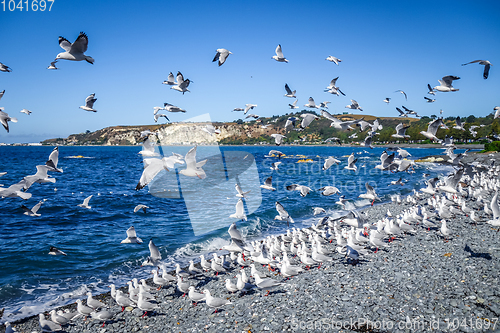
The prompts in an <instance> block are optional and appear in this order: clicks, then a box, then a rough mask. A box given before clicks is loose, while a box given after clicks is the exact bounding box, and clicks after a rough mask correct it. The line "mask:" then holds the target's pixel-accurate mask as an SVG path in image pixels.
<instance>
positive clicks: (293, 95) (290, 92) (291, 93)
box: [285, 83, 297, 98]
mask: <svg viewBox="0 0 500 333" xmlns="http://www.w3.org/2000/svg"><path fill="white" fill-rule="evenodd" d="M285 90H286V94H285V97H290V98H297V97H296V96H295V92H296V91H297V90H294V91H292V89H290V87H289V86H288V84H287V83H285Z"/></svg>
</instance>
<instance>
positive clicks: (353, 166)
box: [344, 153, 358, 171]
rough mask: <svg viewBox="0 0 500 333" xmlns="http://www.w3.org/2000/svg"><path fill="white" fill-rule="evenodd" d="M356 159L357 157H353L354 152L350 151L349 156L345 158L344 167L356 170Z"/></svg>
mask: <svg viewBox="0 0 500 333" xmlns="http://www.w3.org/2000/svg"><path fill="white" fill-rule="evenodd" d="M357 161H358V159H357V158H355V157H354V153H352V154H351V155H349V158H348V159H347V166H345V167H344V169H347V170H353V171H356V170H358V167H357V166H356V162H357Z"/></svg>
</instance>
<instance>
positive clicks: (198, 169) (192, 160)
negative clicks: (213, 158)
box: [179, 146, 207, 179]
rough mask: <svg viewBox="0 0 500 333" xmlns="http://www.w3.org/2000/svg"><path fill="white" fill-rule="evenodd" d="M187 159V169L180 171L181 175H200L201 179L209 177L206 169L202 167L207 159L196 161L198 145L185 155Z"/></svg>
mask: <svg viewBox="0 0 500 333" xmlns="http://www.w3.org/2000/svg"><path fill="white" fill-rule="evenodd" d="M184 160H185V161H186V169H183V170H181V171H179V173H180V174H181V175H184V176H188V177H198V178H200V179H204V178H206V177H207V175H206V174H205V171H204V170H203V169H202V167H203V166H204V165H205V163H207V160H206V159H205V160H203V161H200V162H196V146H195V147H193V148H191V149H190V150H189V151H188V152H187V154H186V156H185V157H184Z"/></svg>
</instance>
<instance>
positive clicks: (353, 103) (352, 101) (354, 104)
mask: <svg viewBox="0 0 500 333" xmlns="http://www.w3.org/2000/svg"><path fill="white" fill-rule="evenodd" d="M345 107H346V108H348V109H351V110H359V111H363V109H362V108H361V107H360V106H359V104H358V102H356V101H355V100H353V99H351V105H346V106H345Z"/></svg>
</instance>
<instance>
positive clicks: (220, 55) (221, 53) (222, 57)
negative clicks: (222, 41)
mask: <svg viewBox="0 0 500 333" xmlns="http://www.w3.org/2000/svg"><path fill="white" fill-rule="evenodd" d="M216 52H217V53H216V54H215V57H214V60H212V62H215V61H217V60H219V66H222V65H223V64H224V63H225V62H226V59H227V57H229V55H230V54H233V52H231V51H228V50H226V49H217V50H216Z"/></svg>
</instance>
